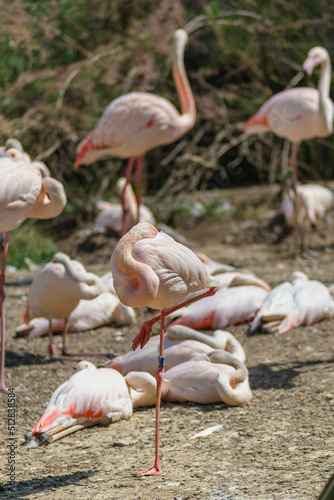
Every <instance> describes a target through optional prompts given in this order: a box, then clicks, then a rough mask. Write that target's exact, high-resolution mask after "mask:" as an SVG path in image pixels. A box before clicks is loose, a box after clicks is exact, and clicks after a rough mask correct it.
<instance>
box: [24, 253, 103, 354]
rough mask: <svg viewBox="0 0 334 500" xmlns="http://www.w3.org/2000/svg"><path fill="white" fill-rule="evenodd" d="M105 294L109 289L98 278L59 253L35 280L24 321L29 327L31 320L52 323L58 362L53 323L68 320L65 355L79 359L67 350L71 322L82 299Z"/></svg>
mask: <svg viewBox="0 0 334 500" xmlns="http://www.w3.org/2000/svg"><path fill="white" fill-rule="evenodd" d="M105 291H106V286H105V285H104V283H103V281H102V280H101V278H99V277H98V276H96V274H93V273H88V272H87V271H86V269H85V268H84V266H83V265H82V264H81V263H80V262H79V261H77V260H74V259H73V260H72V259H70V257H69V256H68V255H66V254H65V253H62V252H58V253H56V254H55V255H54V257H53V259H52V262H49V263H48V264H46V266H45V267H44V268H43V269H42V270H41V271H40V273H39V274H37V276H36V277H35V278H34V281H33V282H32V284H31V287H30V288H29V292H28V302H27V307H26V311H25V313H24V314H23V320H24V322H25V323H29V321H30V318H39V317H43V318H47V319H48V320H49V354H50V357H51V358H53V359H55V346H54V344H53V340H52V325H51V321H52V319H64V320H65V324H64V331H63V347H62V353H63V355H65V356H68V355H75V354H74V353H72V354H71V353H69V352H68V351H67V348H66V340H67V333H68V328H69V322H68V318H69V316H70V314H71V313H72V312H73V311H74V309H75V308H76V307H77V306H78V304H79V302H80V300H81V299H85V300H90V299H94V298H96V297H97V296H99V295H100V294H101V293H102V292H105ZM90 354H91V355H92V353H90ZM94 354H96V353H94Z"/></svg>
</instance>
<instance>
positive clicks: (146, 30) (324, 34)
mask: <svg viewBox="0 0 334 500" xmlns="http://www.w3.org/2000/svg"><path fill="white" fill-rule="evenodd" d="M333 24H334V4H333V3H332V2H328V1H326V0H318V1H317V2H306V1H305V0H304V1H303V0H295V1H294V2H288V1H287V0H265V1H264V0H257V1H255V0H241V1H234V0H221V1H218V0H212V1H210V2H208V1H206V0H197V1H192V0H163V1H157V0H141V1H140V2H137V1H136V0H127V1H125V0H112V1H107V0H90V1H88V0H71V1H70V0H50V1H48V2H44V1H43V0H12V1H9V0H5V1H4V2H2V3H1V6H0V54H1V57H0V141H1V143H4V142H5V141H6V140H7V138H8V137H11V136H15V137H17V138H18V139H19V140H20V141H21V142H22V143H23V146H24V148H25V150H26V151H27V152H28V153H29V154H30V155H31V157H32V158H34V159H35V158H38V159H40V160H42V161H44V162H45V163H46V164H47V165H48V167H49V168H50V170H51V172H52V174H53V175H54V176H55V177H56V178H58V179H59V180H61V181H62V182H64V184H65V186H66V191H67V196H68V200H69V202H68V205H67V207H66V210H65V211H64V214H63V215H62V217H61V221H62V224H63V226H64V227H65V226H66V227H68V226H73V225H78V224H79V223H80V222H81V221H87V220H92V218H93V217H94V215H95V202H96V201H97V200H98V199H101V198H104V199H106V198H108V197H110V196H111V195H113V194H115V190H114V184H115V180H116V179H117V178H118V177H119V176H120V175H122V173H124V167H125V163H124V160H120V159H117V158H112V159H107V160H104V161H102V160H101V161H99V162H98V163H96V164H94V165H92V166H91V167H83V168H80V169H79V171H78V172H74V171H73V162H74V160H75V156H76V147H77V145H78V143H79V142H80V140H81V139H83V138H84V137H85V135H86V134H87V133H88V132H89V131H90V130H91V129H92V128H93V127H94V126H95V124H96V123H97V120H98V118H99V117H100V116H101V114H102V112H103V110H104V108H105V107H106V105H107V104H108V103H109V102H110V101H111V100H113V99H114V98H116V97H118V96H119V95H121V94H124V93H127V92H129V91H133V90H139V91H147V92H153V93H156V94H159V95H163V96H164V97H166V98H167V99H169V100H170V101H171V102H173V103H174V104H175V105H176V107H177V108H178V109H179V101H178V96H177V94H176V90H175V86H174V82H173V79H172V75H171V71H170V70H171V60H170V57H169V56H170V47H171V38H172V35H173V32H174V30H175V29H177V28H179V27H185V28H186V29H187V30H188V32H189V33H190V36H189V42H188V45H187V47H186V53H185V66H186V71H187V74H188V76H189V80H190V84H191V87H192V89H193V93H194V96H195V100H196V106H197V113H198V118H197V122H196V125H195V127H194V128H193V129H192V130H191V131H190V132H189V133H188V134H187V135H186V136H185V137H184V138H183V139H181V140H180V141H179V142H177V143H174V144H171V145H168V146H164V147H159V148H157V149H155V150H153V151H151V152H149V153H148V154H147V155H146V158H145V167H146V175H145V179H144V181H145V192H146V193H147V194H149V195H154V199H155V200H156V201H159V200H160V201H161V200H164V201H166V200H167V201H168V199H170V198H171V197H174V198H175V197H177V195H178V193H181V194H182V193H184V192H192V191H195V190H200V189H201V190H205V189H212V188H217V187H223V188H224V187H228V186H236V185H245V184H252V183H274V182H278V181H280V180H281V178H282V172H284V169H285V168H286V164H287V156H288V144H285V142H284V141H283V140H281V139H279V138H277V137H273V136H272V135H271V134H267V135H265V136H263V137H261V138H257V137H250V138H248V139H245V137H244V136H243V135H242V133H241V132H240V128H239V126H238V124H239V123H241V122H244V121H245V120H246V119H247V118H248V117H249V116H250V115H251V114H252V113H254V112H255V111H256V110H257V109H258V107H259V106H260V105H261V104H262V103H263V102H264V100H265V99H267V98H268V97H270V96H271V95H272V94H273V93H275V92H278V91H280V90H283V89H284V88H286V87H287V86H288V85H294V84H298V85H313V86H314V85H316V84H317V77H318V73H317V72H316V73H315V75H313V77H312V78H311V79H309V78H307V77H305V76H304V75H303V73H302V72H301V68H302V63H303V61H304V60H305V58H306V55H307V52H308V51H309V49H310V48H312V47H313V46H315V45H322V46H324V47H326V48H327V49H328V51H329V52H330V55H331V58H332V59H333V56H334V53H333V52H334V49H333V43H332V33H333ZM296 75H297V76H296ZM333 147H334V143H333V138H332V137H329V138H326V139H321V140H320V139H319V140H313V141H309V142H308V143H305V144H303V145H302V149H301V152H300V156H299V165H300V179H301V181H306V180H310V179H316V180H320V179H322V180H326V179H331V178H332V177H333V167H332V165H333V160H334V151H333Z"/></svg>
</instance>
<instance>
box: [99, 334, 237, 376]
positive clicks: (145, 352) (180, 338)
mask: <svg viewBox="0 0 334 500" xmlns="http://www.w3.org/2000/svg"><path fill="white" fill-rule="evenodd" d="M215 349H225V350H227V351H228V352H230V353H231V354H233V356H234V357H235V358H237V359H239V360H240V361H242V362H243V361H245V359H246V356H245V351H244V350H243V348H242V346H241V344H240V343H239V342H238V341H237V339H236V338H235V337H233V335H232V334H231V333H230V332H226V331H223V330H215V331H214V332H213V336H212V335H206V334H205V333H201V332H198V331H196V330H193V329H192V328H188V327H186V326H183V325H175V326H172V327H170V328H169V329H168V331H167V332H166V333H165V338H164V350H165V355H166V366H165V369H166V370H169V369H170V368H172V367H173V366H175V365H179V364H180V363H183V362H185V361H190V360H201V359H203V358H205V359H206V357H207V356H208V355H209V354H210V353H212V352H213V350H215ZM158 353H159V337H158V336H155V337H152V338H151V339H150V340H149V341H148V342H147V344H146V345H145V346H144V347H143V349H136V350H135V351H129V352H127V353H125V354H122V355H121V356H117V357H116V358H114V359H113V360H112V361H111V363H110V364H108V367H111V368H114V369H115V370H118V371H119V372H120V373H122V374H123V375H126V374H127V373H129V372H131V371H145V372H148V373H150V374H151V375H154V374H155V372H156V365H157V356H158Z"/></svg>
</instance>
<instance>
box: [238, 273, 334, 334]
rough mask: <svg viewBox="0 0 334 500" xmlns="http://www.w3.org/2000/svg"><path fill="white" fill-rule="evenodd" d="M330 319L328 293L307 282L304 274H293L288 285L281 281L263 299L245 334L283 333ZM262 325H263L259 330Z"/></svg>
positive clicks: (333, 312) (332, 305) (332, 308)
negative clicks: (274, 330) (258, 332)
mask: <svg viewBox="0 0 334 500" xmlns="http://www.w3.org/2000/svg"><path fill="white" fill-rule="evenodd" d="M333 316H334V300H333V297H332V296H331V293H330V290H329V289H328V288H327V287H326V286H325V285H323V284H322V283H321V282H320V281H317V280H309V279H308V277H307V276H306V274H305V273H302V272H300V271H295V272H294V273H292V279H291V281H284V282H283V283H281V284H280V285H278V286H277V287H275V288H274V289H273V290H272V291H271V292H270V293H269V294H268V295H267V297H266V298H265V299H264V301H263V304H262V305H261V307H260V308H259V311H258V313H257V315H256V317H255V319H254V321H253V322H252V324H251V326H250V328H249V330H248V332H247V333H248V335H253V334H254V333H256V332H257V331H259V329H261V330H263V331H266V332H267V331H270V329H271V328H272V327H275V328H277V331H278V333H284V332H288V331H289V330H291V329H292V328H295V327H297V326H300V325H311V324H313V323H317V322H318V321H321V320H322V319H326V318H327V319H328V318H332V317H333ZM263 323H267V325H266V326H265V327H264V328H261V325H263Z"/></svg>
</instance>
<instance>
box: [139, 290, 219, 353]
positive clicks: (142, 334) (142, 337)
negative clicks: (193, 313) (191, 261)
mask: <svg viewBox="0 0 334 500" xmlns="http://www.w3.org/2000/svg"><path fill="white" fill-rule="evenodd" d="M217 290H218V287H217V286H214V287H212V288H210V289H209V290H208V291H206V292H204V293H202V294H201V295H197V296H196V297H193V298H192V299H189V300H186V301H185V302H182V303H181V304H177V305H176V306H173V307H169V308H168V309H165V312H164V314H165V316H168V314H172V313H173V312H174V311H177V310H178V309H180V308H181V307H184V306H187V305H189V304H192V303H193V302H197V300H200V299H204V297H210V296H211V295H214V294H215V293H216V291H217ZM160 317H161V314H159V315H158V316H155V317H154V318H153V319H150V320H149V321H145V323H143V324H142V326H141V328H140V331H139V333H138V335H137V337H135V339H134V341H133V343H132V349H133V350H135V349H136V348H137V347H138V346H139V344H140V347H141V348H143V347H144V345H145V344H146V343H147V342H148V341H149V338H150V334H151V330H152V326H153V325H154V324H155V323H156V322H157V321H159V319H160Z"/></svg>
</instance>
